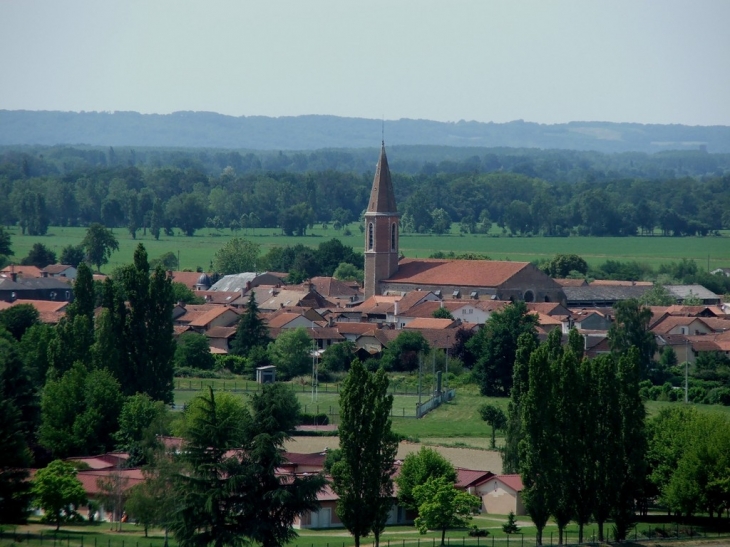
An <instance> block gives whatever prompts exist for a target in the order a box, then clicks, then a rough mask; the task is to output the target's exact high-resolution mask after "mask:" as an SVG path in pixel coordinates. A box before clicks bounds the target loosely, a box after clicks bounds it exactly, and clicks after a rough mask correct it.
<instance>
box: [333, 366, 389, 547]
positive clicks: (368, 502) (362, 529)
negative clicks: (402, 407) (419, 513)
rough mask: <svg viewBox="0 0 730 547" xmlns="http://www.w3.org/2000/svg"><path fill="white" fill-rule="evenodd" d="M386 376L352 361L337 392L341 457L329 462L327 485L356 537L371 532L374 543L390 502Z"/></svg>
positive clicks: (356, 544) (338, 512)
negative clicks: (330, 475)
mask: <svg viewBox="0 0 730 547" xmlns="http://www.w3.org/2000/svg"><path fill="white" fill-rule="evenodd" d="M392 406H393V396H392V395H388V378H387V376H386V374H385V371H384V370H383V369H379V370H378V371H377V372H376V373H374V374H373V373H370V372H368V371H367V370H365V367H364V366H363V365H362V364H361V363H360V362H359V361H354V362H353V364H352V367H351V368H350V372H349V374H348V375H347V378H346V379H345V381H344V383H343V385H342V390H341V392H340V451H341V459H340V460H339V461H338V462H336V463H335V464H334V465H333V466H332V479H333V484H332V487H333V489H334V491H335V492H336V493H337V495H338V496H339V497H340V499H339V501H338V502H337V515H338V517H339V518H340V520H341V521H342V523H343V524H344V525H345V527H346V528H347V529H348V530H349V531H350V533H351V534H352V535H353V536H354V538H355V547H359V546H360V539H361V538H362V537H364V536H367V535H368V534H370V533H371V532H372V533H373V535H374V536H375V544H376V545H378V544H379V541H380V533H381V531H382V530H383V528H384V526H385V522H386V520H387V516H388V511H389V510H390V508H391V507H392V505H393V480H392V475H393V472H394V468H393V461H394V459H395V454H396V451H397V449H398V441H397V439H396V437H395V435H394V434H393V433H392V431H391V420H390V410H391V407H392Z"/></svg>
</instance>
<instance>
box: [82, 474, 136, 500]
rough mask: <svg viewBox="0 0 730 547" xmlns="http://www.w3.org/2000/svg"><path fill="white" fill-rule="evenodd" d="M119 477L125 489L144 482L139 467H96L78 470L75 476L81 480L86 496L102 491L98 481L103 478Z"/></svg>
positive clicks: (122, 487) (112, 478) (113, 478)
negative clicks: (88, 469)
mask: <svg viewBox="0 0 730 547" xmlns="http://www.w3.org/2000/svg"><path fill="white" fill-rule="evenodd" d="M117 477H119V479H120V483H119V484H120V486H121V489H122V490H123V491H127V490H129V489H130V488H132V487H133V486H135V485H137V484H140V483H142V482H144V480H145V479H144V475H143V474H142V470H141V469H97V470H91V471H79V472H78V474H77V475H76V478H77V479H79V480H80V481H81V484H82V485H83V487H84V491H85V492H86V494H87V495H88V496H95V495H99V494H101V493H102V489H101V488H99V482H100V481H103V480H115V479H116V478H117Z"/></svg>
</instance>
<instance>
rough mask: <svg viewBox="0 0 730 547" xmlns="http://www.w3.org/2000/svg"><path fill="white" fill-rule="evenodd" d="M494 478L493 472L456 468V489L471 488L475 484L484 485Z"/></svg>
mask: <svg viewBox="0 0 730 547" xmlns="http://www.w3.org/2000/svg"><path fill="white" fill-rule="evenodd" d="M493 476H494V473H492V472H491V471H477V470H475V469H462V468H461V467H457V468H456V483H454V486H456V488H464V489H466V488H469V487H470V486H474V485H475V484H478V483H482V482H484V480H487V479H489V478H491V477H493Z"/></svg>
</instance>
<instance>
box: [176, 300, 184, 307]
mask: <svg viewBox="0 0 730 547" xmlns="http://www.w3.org/2000/svg"><path fill="white" fill-rule="evenodd" d="M177 305H178V306H179V307H181V308H184V307H185V302H183V301H182V300H178V301H177Z"/></svg>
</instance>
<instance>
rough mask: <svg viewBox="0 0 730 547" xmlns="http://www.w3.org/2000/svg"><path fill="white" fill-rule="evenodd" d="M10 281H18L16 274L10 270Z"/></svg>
mask: <svg viewBox="0 0 730 547" xmlns="http://www.w3.org/2000/svg"><path fill="white" fill-rule="evenodd" d="M10 279H12V280H13V282H16V281H18V272H14V271H13V269H12V268H11V270H10Z"/></svg>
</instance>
